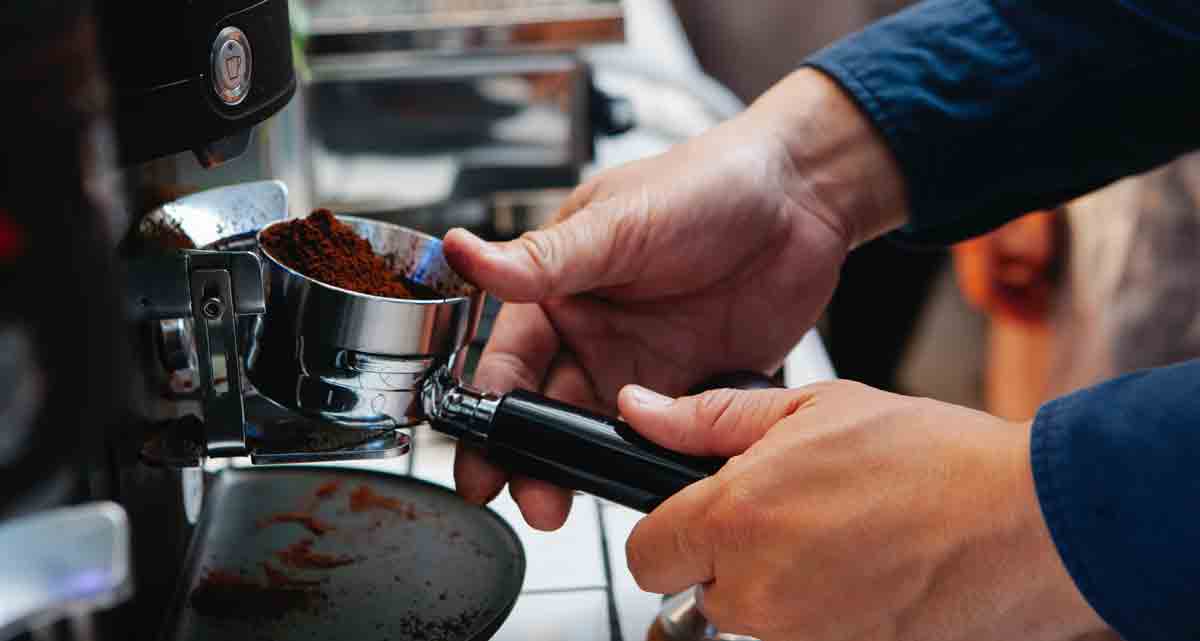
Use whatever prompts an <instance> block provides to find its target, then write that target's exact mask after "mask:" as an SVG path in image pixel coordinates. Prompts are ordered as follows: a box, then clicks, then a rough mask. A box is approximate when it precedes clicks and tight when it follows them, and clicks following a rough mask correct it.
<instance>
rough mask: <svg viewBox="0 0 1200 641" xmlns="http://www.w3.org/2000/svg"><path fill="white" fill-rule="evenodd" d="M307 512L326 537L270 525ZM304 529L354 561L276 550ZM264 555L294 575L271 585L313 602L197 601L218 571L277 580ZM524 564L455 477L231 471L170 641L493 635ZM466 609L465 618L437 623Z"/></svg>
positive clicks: (215, 495) (219, 481)
mask: <svg viewBox="0 0 1200 641" xmlns="http://www.w3.org/2000/svg"><path fill="white" fill-rule="evenodd" d="M356 494H357V495H358V496H359V500H358V501H357V502H356V500H355V499H354V498H353V497H354V496H355V495H356ZM297 511H299V512H300V513H301V514H305V515H310V516H312V517H313V518H315V519H316V522H317V523H319V524H324V525H327V526H329V527H330V528H332V529H328V530H325V532H324V534H321V535H318V534H316V533H315V532H314V531H311V530H309V529H307V528H306V527H304V526H303V525H302V524H301V523H296V522H282V523H274V524H272V523H270V520H271V519H272V517H275V516H278V515H280V514H284V515H286V514H288V513H292V514H295V513H297ZM304 539H309V540H311V541H312V542H311V544H309V545H311V550H312V551H313V552H315V553H316V554H323V555H329V556H328V557H326V558H330V557H332V558H334V559H344V562H339V563H344V564H342V565H340V567H333V568H326V569H320V568H313V567H301V568H296V567H289V566H288V565H286V564H285V563H284V562H283V561H282V560H281V558H280V556H279V553H280V552H281V551H283V550H286V549H288V548H289V547H290V546H295V545H296V544H298V543H300V542H301V541H303V540H304ZM265 564H270V566H271V568H272V571H273V572H274V574H275V576H276V577H285V578H284V579H283V582H280V581H278V580H277V582H276V583H274V584H272V585H275V586H276V587H280V584H281V583H283V587H287V584H286V582H288V581H290V582H292V583H291V588H292V589H293V590H302V591H307V592H309V593H311V596H312V599H311V601H306V602H304V603H303V604H297V605H298V607H295V608H290V607H282V608H281V607H279V605H278V603H276V604H275V607H270V606H271V603H269V602H268V604H267V606H268V607H265V608H263V610H261V611H258V612H255V611H253V610H252V609H250V611H248V612H247V611H246V610H248V609H249V608H240V609H239V607H238V606H237V605H236V604H234V605H228V604H227V605H226V606H225V608H222V607H217V608H215V609H214V608H205V607H203V605H204V602H203V601H202V600H201V601H200V602H199V603H197V598H196V592H195V591H196V590H197V588H200V587H201V586H203V585H205V577H206V575H209V573H211V572H216V571H220V572H227V573H230V574H233V575H240V576H242V577H243V578H244V579H245V580H247V581H253V582H255V583H257V584H258V585H262V586H268V583H267V581H266V576H265V575H264V573H265V570H264V565H265ZM301 565H303V564H301ZM334 565H338V563H335V564H334ZM524 575H525V555H524V552H523V549H522V546H521V543H520V541H519V540H518V538H517V536H516V534H515V533H514V532H513V530H512V528H510V527H509V526H508V524H507V523H505V522H504V520H503V519H501V518H499V517H497V516H496V515H495V513H493V512H492V511H490V510H488V509H486V508H479V507H475V506H472V505H470V504H468V503H466V502H465V501H463V500H462V499H461V498H459V497H458V496H456V495H455V494H454V493H453V492H451V491H449V490H447V489H445V488H441V487H438V486H435V485H432V484H428V483H424V482H421V481H417V480H414V479H411V478H408V477H401V476H395V475H391V474H381V473H376V472H366V471H352V470H345V469H342V470H338V469H334V468H327V467H325V468H295V467H288V468H254V469H227V470H224V471H222V472H221V473H220V474H219V475H218V476H217V478H216V480H215V482H214V483H213V486H212V487H211V488H210V490H209V494H208V498H207V504H206V505H205V507H204V512H203V514H202V515H201V519H200V525H199V526H198V528H197V530H196V534H195V536H194V537H193V542H192V545H191V549H190V550H189V553H188V557H187V561H186V565H185V573H184V579H183V581H181V584H180V589H179V591H178V593H177V594H176V598H175V599H174V604H173V606H172V607H171V608H170V609H169V611H168V616H167V619H166V620H167V625H166V626H165V628H164V630H163V632H162V634H161V635H160V640H161V641H193V640H195V641H199V640H204V641H213V640H214V639H260V638H265V639H272V640H274V641H292V640H303V641H342V640H343V639H356V640H357V639H392V640H395V641H403V640H410V639H420V638H426V639H444V641H459V640H464V641H465V640H467V639H484V638H487V637H488V636H490V634H491V633H492V631H494V630H495V629H496V627H498V626H499V625H500V623H501V622H502V621H503V620H504V619H505V618H506V617H507V615H508V613H509V611H510V610H511V608H512V606H513V603H514V602H515V601H516V598H517V594H518V593H519V591H520V589H521V585H522V582H523V579H524ZM298 581H313V582H315V584H313V585H308V586H307V587H305V586H300V585H296V583H295V582H298ZM292 595H293V596H299V597H304V596H305V595H304V594H300V595H297V594H296V593H294V592H293V593H292ZM251 596H253V595H251ZM284 605H285V606H286V602H285V604H284ZM226 609H228V610H232V612H229V611H227V610H226ZM272 615H274V616H272ZM464 615H465V616H464ZM456 620H459V621H463V622H464V625H462V626H461V627H457V626H456V627H454V628H443V627H441V626H440V625H439V623H440V622H447V621H456Z"/></svg>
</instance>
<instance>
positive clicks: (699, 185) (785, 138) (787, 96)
mask: <svg viewBox="0 0 1200 641" xmlns="http://www.w3.org/2000/svg"><path fill="white" fill-rule="evenodd" d="M799 79H800V81H793V82H792V84H788V83H784V84H783V85H781V88H780V89H777V90H775V91H774V92H772V94H771V95H769V96H768V97H766V98H764V99H763V100H761V101H760V102H759V103H757V104H756V105H755V106H754V107H752V108H751V109H749V110H748V111H746V112H745V113H743V114H742V115H740V116H739V117H737V118H735V119H733V120H731V121H729V122H727V123H725V124H723V125H721V126H719V127H717V128H715V129H713V130H712V131H710V132H709V133H707V134H705V135H703V136H700V137H698V138H696V139H694V140H691V141H689V142H687V143H685V144H681V145H679V146H677V147H675V148H674V149H672V150H670V151H669V152H667V153H664V154H662V155H660V156H657V157H654V158H650V159H647V160H642V161H638V162H635V163H632V164H629V165H626V166H624V167H620V168H617V169H614V170H610V171H607V172H605V173H602V174H600V175H598V176H597V177H596V178H594V179H593V180H590V181H588V182H587V183H586V184H584V185H582V186H581V187H580V188H579V189H578V190H576V191H575V193H574V194H573V195H572V196H571V197H570V198H569V200H568V201H567V202H566V204H565V205H564V206H563V207H562V210H561V211H560V213H559V215H558V217H557V220H558V221H559V222H558V223H557V224H555V225H553V226H551V227H549V228H547V229H545V230H541V231H537V232H533V233H528V234H525V235H524V236H522V237H521V238H520V239H518V240H516V241H513V242H509V243H500V244H489V243H485V242H483V241H481V240H480V239H478V238H476V237H475V236H472V235H471V234H469V233H467V232H465V231H463V230H454V231H452V232H451V233H449V234H448V235H447V236H446V238H445V246H444V247H445V253H446V257H447V259H448V260H449V262H450V264H451V266H453V267H454V268H455V269H456V270H457V271H458V272H459V273H460V274H462V275H463V276H464V277H465V278H466V279H467V280H469V281H471V282H473V283H475V284H476V285H478V286H479V287H481V288H483V289H485V290H487V291H488V292H489V293H491V294H492V295H494V296H497V297H499V298H500V299H502V300H504V301H506V303H507V304H506V305H505V306H504V308H503V309H502V311H501V312H500V316H499V318H498V320H497V322H496V324H495V326H494V329H493V331H492V336H491V339H490V342H489V343H488V346H487V348H486V350H485V352H484V354H483V356H482V358H481V361H480V363H479V366H478V368H477V370H476V374H475V379H474V382H475V384H476V385H477V386H479V387H481V388H484V389H487V390H490V391H496V392H507V391H509V390H511V389H513V388H516V387H520V388H525V389H530V390H535V391H541V392H542V393H544V394H546V395H548V396H551V397H554V398H557V399H559V400H562V401H565V402H568V403H574V404H577V405H580V406H583V407H585V408H589V409H593V410H597V411H601V412H607V413H610V414H612V413H615V411H616V398H617V392H618V390H620V388H621V387H622V386H623V385H625V384H627V383H640V384H642V385H646V386H649V387H652V388H654V389H659V390H663V391H665V392H667V393H672V394H679V393H682V392H684V391H685V390H687V389H688V388H689V387H691V386H693V385H695V384H697V383H699V382H700V381H702V380H704V379H706V378H709V377H711V376H713V375H715V374H718V373H722V372H725V371H731V370H756V371H759V372H764V373H767V372H770V371H771V370H773V369H775V368H777V367H778V366H779V365H780V364H781V362H782V359H783V358H784V356H785V355H786V353H787V352H788V351H789V350H790V349H791V348H792V347H793V346H794V345H795V344H796V343H797V342H798V341H799V339H800V338H801V337H802V336H803V334H804V332H806V331H807V330H808V329H809V328H810V327H812V325H813V323H814V322H815V320H816V318H817V316H818V315H819V314H820V313H821V310H822V308H823V307H824V306H825V304H826V302H827V301H828V300H829V297H830V295H831V292H832V291H833V288H834V284H835V283H836V282H837V276H838V272H839V269H840V267H841V265H842V262H843V260H844V259H845V256H846V253H847V251H848V250H849V249H850V247H851V246H852V245H853V244H854V243H855V242H856V241H857V240H859V239H860V237H861V236H862V235H863V234H864V233H866V232H865V230H867V229H868V228H869V227H870V226H871V224H870V223H864V222H863V220H873V219H874V218H878V215H877V214H876V213H875V211H874V207H875V206H876V205H878V201H880V200H884V199H885V197H884V196H883V194H890V193H892V192H896V193H899V191H900V189H899V188H896V187H895V185H896V184H899V183H900V180H899V178H898V177H895V178H893V183H894V184H893V183H887V182H886V181H883V180H877V181H876V182H877V183H878V184H873V185H871V186H870V187H869V188H863V187H860V188H856V189H857V191H855V192H854V193H858V194H860V195H861V196H863V197H862V198H860V199H858V200H854V199H848V197H847V196H846V194H847V193H850V192H848V191H847V190H844V189H840V187H841V186H842V185H843V183H853V182H855V181H857V180H860V179H861V181H866V180H869V179H871V178H872V177H873V176H875V175H876V174H879V173H880V171H881V170H879V169H878V168H877V167H876V164H878V163H879V162H880V161H879V159H880V158H883V159H884V160H886V159H887V158H888V156H886V151H881V149H882V144H880V143H878V142H877V141H876V140H875V138H874V136H875V134H874V132H873V130H872V129H871V128H870V125H869V124H864V122H865V121H862V117H861V116H860V115H858V112H857V111H856V109H855V107H854V106H853V105H852V103H850V101H849V99H847V98H845V97H844V96H843V95H842V94H841V93H840V90H838V89H837V88H836V87H835V86H834V85H833V83H832V82H831V81H829V80H826V79H824V77H823V76H820V75H819V74H817V73H816V72H812V71H809V72H802V73H801V74H799ZM805 105H807V107H806V106H805ZM838 132H841V133H838ZM835 133H838V136H833V134H835ZM822 136H825V137H822ZM829 137H836V138H837V140H839V141H840V142H835V141H834V140H832V139H831V140H826V138H829ZM797 140H802V141H803V144H799V143H798V142H797ZM818 140H825V142H824V143H822V144H817V141H818ZM855 143H862V144H859V145H857V146H856V144H855ZM866 143H874V144H876V145H877V146H876V147H865V146H864V145H866ZM801 149H803V150H804V152H803V153H801V151H800V150H801ZM863 173H865V174H867V175H866V176H865V177H861V176H860V174H863ZM888 185H891V187H888V188H887V189H885V188H884V187H886V186H888ZM889 189H890V190H891V191H889ZM897 198H899V197H894V198H893V197H888V198H887V199H889V200H891V201H893V204H894V203H896V202H899V201H900V200H902V198H899V200H897ZM852 202H853V203H858V204H857V205H851V204H850V203H852ZM864 203H865V204H864ZM895 206H896V208H897V211H902V207H901V206H900V205H895ZM845 211H853V212H854V213H855V216H854V217H851V216H847V215H845V214H844V212H845ZM506 480H507V476H506V474H505V473H504V472H502V471H501V470H499V469H497V468H495V467H493V466H491V465H489V464H488V463H486V462H485V461H484V460H483V458H482V456H481V455H480V454H479V453H477V452H475V451H473V450H471V449H469V448H467V447H462V446H460V448H459V452H458V456H457V460H456V466H455V481H456V486H457V488H458V491H459V492H460V493H461V494H462V495H463V496H465V497H466V498H468V499H469V500H472V501H475V502H479V503H483V502H486V501H489V500H491V499H492V498H493V497H495V495H496V494H497V493H498V492H499V491H500V489H501V488H502V487H503V485H504V483H505V482H506ZM511 490H512V493H513V496H514V497H515V498H516V500H517V502H518V503H519V504H520V506H521V509H522V512H523V514H524V516H525V518H526V520H527V521H528V522H529V523H530V524H531V525H533V526H534V527H539V528H543V529H553V528H556V527H558V526H559V525H561V524H562V522H563V521H564V519H565V518H566V515H567V511H568V509H569V507H570V494H569V493H567V492H565V491H563V490H560V489H558V488H554V487H552V486H549V485H547V484H543V483H538V482H533V481H530V480H528V479H521V478H515V479H512V483H511Z"/></svg>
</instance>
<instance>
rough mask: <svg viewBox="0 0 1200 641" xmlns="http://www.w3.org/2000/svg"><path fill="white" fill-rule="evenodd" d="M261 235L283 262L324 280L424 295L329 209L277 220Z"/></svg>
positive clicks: (391, 294) (357, 288)
mask: <svg viewBox="0 0 1200 641" xmlns="http://www.w3.org/2000/svg"><path fill="white" fill-rule="evenodd" d="M259 240H260V243H261V246H262V248H263V249H264V250H266V252H267V253H268V254H270V255H271V256H272V257H273V258H275V259H276V260H278V261H279V262H280V263H283V264H284V265H286V266H287V267H289V268H291V269H293V270H295V271H298V272H300V273H301V274H304V275H305V276H308V277H309V278H312V279H314V280H318V281H321V282H322V283H325V284H326V285H333V286H334V287H340V288H342V289H348V290H350V291H353V292H359V293H362V294H370V295H372V296H383V297H385V298H410V299H411V298H425V297H424V296H417V295H415V294H414V293H413V291H412V289H413V288H411V287H410V286H409V285H408V284H406V283H405V281H404V277H403V276H401V275H400V274H398V273H396V271H395V270H394V269H392V267H391V266H390V265H388V262H387V260H385V259H384V258H383V257H382V256H379V255H378V254H376V253H375V251H374V250H373V249H371V243H369V242H367V240H366V239H365V238H363V237H361V236H359V235H358V234H357V233H356V232H355V231H354V229H353V228H351V227H350V226H349V225H347V224H346V223H343V222H342V221H340V220H338V219H337V217H335V216H334V215H333V213H332V212H330V211H329V210H328V209H318V210H316V211H314V212H313V213H311V214H309V215H308V216H306V217H305V218H297V219H295V220H289V221H287V222H285V223H280V224H278V225H274V226H272V227H271V228H269V229H266V230H264V231H263V232H262V234H261V235H260V238H259Z"/></svg>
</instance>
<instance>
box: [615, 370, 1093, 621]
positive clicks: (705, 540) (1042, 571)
mask: <svg viewBox="0 0 1200 641" xmlns="http://www.w3.org/2000/svg"><path fill="white" fill-rule="evenodd" d="M620 409H621V411H622V414H623V415H624V417H625V418H626V419H627V420H628V421H629V422H630V424H631V425H632V426H633V427H634V428H636V429H637V430H638V431H639V432H641V433H642V434H643V435H645V436H647V437H648V438H650V439H651V440H653V441H655V442H657V443H659V444H660V445H663V446H665V447H668V448H671V449H675V450H678V451H681V452H686V453H690V454H696V455H704V456H725V457H730V456H732V457H733V458H731V459H730V461H729V462H728V463H727V464H726V465H725V466H724V467H723V468H722V469H721V470H720V471H719V472H718V473H717V474H716V475H715V476H713V477H710V478H708V479H705V480H702V481H700V482H698V483H695V484H693V485H691V486H689V487H688V488H686V489H684V490H683V491H682V492H680V493H679V494H676V495H675V496H673V497H671V498H670V499H668V500H667V501H666V502H665V503H663V504H662V505H661V506H660V507H659V508H658V509H657V510H655V511H654V512H653V513H652V514H650V515H649V516H648V517H646V518H645V519H643V520H642V521H641V522H640V523H639V524H638V526H637V527H636V528H635V529H634V531H633V534H632V535H631V537H630V539H629V541H628V546H627V550H628V560H629V567H630V570H631V571H632V572H633V575H634V577H635V578H636V579H637V582H638V584H639V585H640V586H641V587H642V588H643V589H645V590H648V591H651V592H659V593H673V592H678V591H682V590H684V589H686V588H688V587H690V586H693V585H702V586H703V587H702V589H701V599H700V601H701V608H702V609H703V611H704V613H705V614H706V615H707V616H708V617H709V619H710V620H711V622H712V623H714V624H715V625H716V626H717V627H718V629H720V630H722V631H724V632H733V633H744V634H752V635H754V636H756V637H758V638H761V639H764V640H766V641H773V640H775V639H779V640H784V639H805V640H806V641H835V640H837V641H850V640H884V639H886V640H888V641H907V640H912V641H934V640H937V641H956V640H960V639H961V640H964V641H965V640H971V641H992V640H995V641H1010V640H1013V639H1022V640H1023V641H1051V640H1060V639H1076V638H1081V637H1083V636H1084V635H1088V634H1094V635H1096V636H1089V637H1087V638H1088V639H1097V640H1098V639H1106V638H1115V637H1114V636H1112V635H1111V633H1106V632H1105V631H1104V630H1105V626H1104V624H1103V623H1102V621H1101V620H1100V619H1099V617H1098V616H1097V615H1096V614H1095V613H1094V612H1093V611H1092V609H1091V608H1090V607H1089V606H1088V605H1087V603H1086V602H1085V601H1084V600H1083V597H1082V596H1081V595H1080V594H1079V593H1078V591H1077V589H1076V588H1075V586H1074V583H1073V582H1072V580H1071V578H1070V576H1069V575H1068V574H1067V572H1066V570H1065V568H1064V567H1063V566H1062V563H1061V561H1060V559H1059V556H1058V554H1057V551H1056V549H1055V547H1054V544H1053V542H1052V541H1051V539H1050V535H1049V532H1048V531H1047V529H1046V526H1045V524H1044V521H1043V518H1042V515H1041V511H1040V508H1039V504H1038V500H1037V496H1036V493H1035V490H1034V486H1033V477H1032V471H1031V467H1030V461H1029V431H1030V425H1029V424H1028V423H1012V422H1008V421H1004V420H1001V419H998V418H995V417H993V416H990V415H987V414H983V413H980V412H976V411H974V410H969V409H966V408H962V407H957V406H953V405H948V404H944V403H940V402H936V401H932V400H927V399H917V398H909V397H904V396H899V395H895V394H889V393H885V392H881V391H878V390H875V389H872V388H869V387H866V386H863V385H859V384H856V383H849V382H843V381H838V382H833V383H827V384H818V385H814V386H810V387H807V388H803V389H797V390H767V391H755V392H736V391H729V390H721V391H715V392H709V393H705V394H702V395H700V396H695V397H687V398H680V399H677V400H671V399H669V398H666V397H659V396H656V395H655V394H653V393H652V392H648V391H646V390H642V389H639V388H636V387H634V386H630V387H629V388H627V389H626V390H623V391H622V392H621V396H620Z"/></svg>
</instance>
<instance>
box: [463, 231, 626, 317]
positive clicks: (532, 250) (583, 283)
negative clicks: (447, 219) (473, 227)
mask: <svg viewBox="0 0 1200 641" xmlns="http://www.w3.org/2000/svg"><path fill="white" fill-rule="evenodd" d="M617 216H619V214H618V215H617ZM617 216H611V215H608V216H606V215H602V214H598V213H596V212H595V210H590V209H584V210H581V211H579V212H578V213H576V214H575V215H573V216H571V217H570V218H567V219H566V220H564V221H562V222H560V223H557V224H555V225H553V226H551V227H547V228H546V229H541V230H538V231H531V232H527V233H525V234H523V235H522V236H521V237H520V238H518V239H516V240H512V241H508V242H502V243H489V242H486V241H484V240H482V239H480V238H479V237H478V236H475V235H474V234H472V233H470V232H468V231H466V230H465V229H454V230H451V231H450V233H448V234H446V238H445V241H444V245H443V249H444V252H445V255H446V260H447V261H448V262H449V263H450V266H451V267H452V268H454V270H455V271H457V272H458V273H459V274H460V275H462V276H463V278H465V279H466V280H467V281H469V282H471V283H473V284H474V285H476V286H477V287H479V288H481V289H484V290H486V291H488V292H489V293H491V294H492V295H494V296H496V297H498V298H500V299H501V300H504V301H506V302H519V303H532V302H539V301H541V300H544V299H546V298H549V297H554V296H567V295H570V294H575V293H578V292H582V291H586V290H590V289H595V288H598V287H605V286H609V285H615V284H618V283H619V275H618V274H616V273H615V272H616V270H617V269H618V268H619V267H618V265H617V263H618V262H623V261H614V260H612V258H613V257H614V256H619V255H620V252H618V251H616V246H617V242H618V239H617V229H618V227H619V225H617V224H616V223H617V219H618V217H617Z"/></svg>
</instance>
